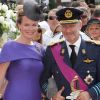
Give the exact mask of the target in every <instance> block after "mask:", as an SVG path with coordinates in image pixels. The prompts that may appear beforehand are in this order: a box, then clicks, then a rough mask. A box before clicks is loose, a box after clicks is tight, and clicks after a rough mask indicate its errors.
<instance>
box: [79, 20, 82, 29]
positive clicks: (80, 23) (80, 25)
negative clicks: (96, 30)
mask: <svg viewBox="0 0 100 100" xmlns="http://www.w3.org/2000/svg"><path fill="white" fill-rule="evenodd" d="M81 28H82V21H81V20H80V21H79V30H81Z"/></svg>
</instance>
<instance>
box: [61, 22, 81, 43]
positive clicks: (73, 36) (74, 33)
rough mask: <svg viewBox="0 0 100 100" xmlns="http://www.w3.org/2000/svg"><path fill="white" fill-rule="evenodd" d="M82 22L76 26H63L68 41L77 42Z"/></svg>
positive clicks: (75, 24)
mask: <svg viewBox="0 0 100 100" xmlns="http://www.w3.org/2000/svg"><path fill="white" fill-rule="evenodd" d="M81 26H82V24H81V22H78V23H74V24H66V23H65V24H62V33H63V35H64V37H65V39H66V40H67V41H69V42H70V41H74V40H77V39H78V37H79V31H80V29H81Z"/></svg>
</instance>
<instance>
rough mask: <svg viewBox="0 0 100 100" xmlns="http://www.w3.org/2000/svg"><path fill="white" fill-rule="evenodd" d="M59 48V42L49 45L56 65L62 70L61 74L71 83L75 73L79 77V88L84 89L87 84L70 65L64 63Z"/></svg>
mask: <svg viewBox="0 0 100 100" xmlns="http://www.w3.org/2000/svg"><path fill="white" fill-rule="evenodd" d="M60 50H61V45H60V44H58V45H55V46H52V47H51V51H52V54H53V57H54V58H55V61H56V63H57V65H58V67H59V69H60V71H61V72H62V74H63V76H64V77H65V79H66V80H67V81H68V82H69V83H71V81H72V80H73V78H74V77H75V76H76V75H77V76H78V78H79V84H80V89H81V90H86V89H87V85H86V84H85V83H84V81H83V80H82V79H81V78H80V76H79V75H78V74H77V73H76V72H75V71H74V70H73V69H72V68H71V67H70V66H68V65H67V64H65V63H64V61H63V59H64V57H63V56H61V55H60Z"/></svg>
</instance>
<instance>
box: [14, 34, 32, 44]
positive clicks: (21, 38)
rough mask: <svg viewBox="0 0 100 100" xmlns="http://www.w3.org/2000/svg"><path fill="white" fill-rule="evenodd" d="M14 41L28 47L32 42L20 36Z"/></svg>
mask: <svg viewBox="0 0 100 100" xmlns="http://www.w3.org/2000/svg"><path fill="white" fill-rule="evenodd" d="M15 41H17V42H19V43H23V44H28V45H32V44H33V41H32V40H29V39H25V38H23V37H21V36H19V37H18V38H17V39H15Z"/></svg>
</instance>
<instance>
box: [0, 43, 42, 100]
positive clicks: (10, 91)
mask: <svg viewBox="0 0 100 100" xmlns="http://www.w3.org/2000/svg"><path fill="white" fill-rule="evenodd" d="M43 55H44V49H43V48H42V46H41V45H40V44H38V43H36V42H35V43H34V45H26V44H21V43H18V42H15V41H9V42H7V43H6V44H5V45H4V47H3V49H2V51H1V53H0V63H3V62H7V61H10V62H11V63H10V65H9V67H8V70H7V73H6V79H7V80H8V85H7V88H6V91H5V94H4V97H3V98H4V100H41V91H40V83H39V81H40V75H41V73H42V71H43V63H42V58H43Z"/></svg>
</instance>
